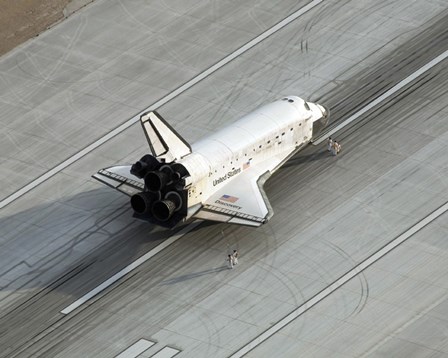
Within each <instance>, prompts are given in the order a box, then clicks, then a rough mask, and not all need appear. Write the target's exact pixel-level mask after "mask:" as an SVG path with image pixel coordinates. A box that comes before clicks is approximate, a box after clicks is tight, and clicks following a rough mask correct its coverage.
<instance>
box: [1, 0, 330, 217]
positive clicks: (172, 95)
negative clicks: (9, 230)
mask: <svg viewBox="0 0 448 358" xmlns="http://www.w3.org/2000/svg"><path fill="white" fill-rule="evenodd" d="M323 1H324V0H313V1H311V2H310V3H308V4H307V5H305V6H304V7H302V8H300V9H299V10H297V11H295V12H294V13H292V14H291V15H289V16H287V17H286V18H284V19H283V20H281V21H280V22H278V23H277V24H275V25H274V26H272V27H271V28H269V29H268V30H266V31H265V32H263V33H261V34H260V35H258V36H257V37H255V38H254V39H252V40H251V41H249V42H247V43H246V44H244V45H243V46H241V47H240V48H238V49H237V50H235V51H234V52H232V53H231V54H229V55H227V56H226V57H224V58H223V59H222V60H220V61H219V62H217V63H215V64H214V65H212V66H211V67H209V68H208V69H206V70H205V71H203V72H201V73H200V74H198V75H197V76H196V77H193V78H192V79H191V80H189V81H188V82H186V83H184V84H183V85H182V86H180V87H178V88H177V89H175V90H174V91H172V92H170V93H168V94H167V95H166V96H165V97H163V98H162V99H160V100H158V101H157V102H155V103H153V104H152V105H151V106H149V107H148V108H146V109H144V110H143V111H141V112H140V113H138V114H137V115H135V116H134V117H132V118H131V119H129V120H128V121H126V122H125V123H123V124H121V125H119V126H118V127H117V128H115V129H113V130H112V131H110V132H109V133H107V134H105V135H104V136H103V137H101V138H100V139H98V140H97V141H95V142H93V143H91V144H90V145H88V146H87V147H85V148H84V149H82V150H80V151H79V152H78V153H75V154H74V155H72V156H71V157H70V158H68V159H66V160H65V161H63V162H62V163H60V164H58V165H57V166H55V167H54V168H53V169H50V170H49V171H47V172H46V173H44V174H42V175H41V176H39V177H37V178H36V179H34V180H33V181H32V182H30V183H28V184H27V185H25V186H24V187H22V188H21V189H19V190H17V191H16V192H14V193H13V194H11V195H9V196H7V197H6V198H4V199H3V200H2V201H1V202H0V209H1V208H3V207H5V206H6V205H8V204H10V203H11V202H13V201H14V200H16V199H18V198H20V197H21V196H22V195H24V194H26V193H27V192H29V191H30V190H32V189H34V188H35V187H36V186H38V185H39V184H42V183H43V182H44V181H46V180H48V179H49V178H51V177H52V176H53V175H55V174H57V173H59V172H60V171H62V170H64V169H65V168H66V167H68V166H69V165H71V164H73V163H74V162H76V161H77V160H79V159H81V158H82V157H84V156H85V155H87V154H88V153H90V152H91V151H93V150H94V149H96V148H98V147H99V146H101V145H102V144H104V143H106V142H107V141H108V140H110V139H112V138H113V137H115V136H116V135H118V134H120V133H121V132H123V131H124V130H126V129H127V128H129V127H130V126H132V125H133V124H135V123H136V122H138V121H139V119H140V116H141V115H142V114H143V113H145V112H148V111H152V110H154V109H157V108H158V107H160V106H162V105H164V104H165V103H167V102H169V101H171V100H172V99H173V98H175V97H177V96H178V95H180V94H181V93H182V92H185V91H186V90H187V89H189V88H191V87H193V86H194V85H195V84H196V83H198V82H200V81H202V80H203V79H204V78H206V77H208V76H209V75H211V74H212V73H213V72H215V71H217V70H218V69H220V68H221V67H223V66H224V65H226V64H227V63H229V62H230V61H232V60H234V59H235V58H237V57H238V56H240V55H241V54H243V53H244V52H246V51H248V50H250V49H251V48H252V47H254V46H255V45H257V44H258V43H260V42H262V41H263V40H265V39H266V38H268V37H269V36H271V35H272V34H274V33H276V32H277V31H279V30H281V29H282V28H283V27H285V26H286V25H288V24H289V23H291V22H292V21H294V20H295V19H297V18H298V17H300V16H302V15H303V14H305V13H307V12H308V11H310V10H311V9H313V8H314V7H316V6H317V5H319V4H320V3H321V2H323Z"/></svg>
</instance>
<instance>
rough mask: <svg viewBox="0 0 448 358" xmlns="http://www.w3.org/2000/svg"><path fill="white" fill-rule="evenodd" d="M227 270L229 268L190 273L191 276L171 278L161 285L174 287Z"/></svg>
mask: <svg viewBox="0 0 448 358" xmlns="http://www.w3.org/2000/svg"><path fill="white" fill-rule="evenodd" d="M225 270H228V267H227V266H221V267H216V268H213V269H209V270H204V271H199V272H193V273H189V274H186V275H182V276H179V277H174V278H170V279H169V280H165V281H162V282H161V283H160V284H162V285H173V284H175V283H179V282H183V281H187V280H191V279H193V278H197V277H202V276H205V275H210V274H213V273H217V272H221V271H225Z"/></svg>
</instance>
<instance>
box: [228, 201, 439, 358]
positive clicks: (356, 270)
mask: <svg viewBox="0 0 448 358" xmlns="http://www.w3.org/2000/svg"><path fill="white" fill-rule="evenodd" d="M447 210H448V202H447V203H445V204H444V205H442V206H441V207H439V208H438V209H436V210H435V211H433V212H432V213H431V214H429V215H428V216H426V217H425V218H423V219H422V220H420V221H419V222H418V223H416V224H415V225H414V226H412V227H411V228H409V229H408V230H406V231H405V232H404V233H402V234H401V235H399V236H398V237H396V238H395V239H394V240H392V241H391V242H389V243H388V244H386V245H384V246H383V247H382V248H381V249H379V250H378V251H376V252H375V253H374V254H372V255H371V256H369V257H368V258H367V259H365V260H364V261H362V262H361V263H359V264H358V265H356V266H355V267H354V268H352V269H351V270H350V271H348V272H347V273H346V274H344V275H343V276H341V277H340V278H339V279H337V280H336V281H334V282H333V283H332V284H330V285H329V286H327V287H326V288H324V289H323V290H322V291H320V292H319V293H317V294H316V295H315V296H313V297H312V298H310V299H309V300H308V301H306V302H304V303H303V304H301V305H300V306H299V307H297V308H296V309H295V310H294V311H292V312H291V313H290V314H288V315H287V316H286V317H284V318H283V319H281V320H280V321H279V322H277V323H276V324H275V325H273V326H272V327H271V328H269V329H267V330H266V331H264V332H263V333H262V334H260V335H259V336H258V337H256V338H255V339H254V340H252V341H250V342H249V343H247V344H246V345H245V346H243V347H242V348H240V349H239V350H238V351H237V352H235V353H234V354H232V355H231V356H230V358H239V357H242V356H244V355H245V354H247V353H248V352H249V351H251V350H252V349H254V348H255V347H257V346H258V345H259V344H261V343H262V342H264V341H265V340H267V339H268V338H269V337H271V336H272V335H273V334H274V333H277V332H278V331H279V330H281V329H282V328H283V327H285V326H286V325H287V324H289V323H291V322H292V321H293V320H295V319H296V318H298V317H300V316H301V315H302V314H303V313H305V312H306V311H308V310H309V309H310V308H311V307H313V306H314V305H316V304H317V303H319V302H320V301H322V300H323V299H324V298H326V297H327V296H329V295H330V294H331V293H333V292H334V291H336V290H337V289H338V288H340V287H341V286H342V285H344V284H345V283H347V282H348V281H349V280H351V279H352V278H354V277H356V276H357V275H359V274H360V273H361V272H362V271H364V270H365V269H366V268H368V267H369V266H370V265H372V264H374V263H375V262H376V261H378V260H379V259H380V258H382V257H383V256H384V255H386V254H387V253H389V252H390V251H392V250H393V249H394V248H396V247H397V246H398V245H400V244H402V243H403V242H404V241H406V240H407V239H409V238H410V237H411V236H412V235H414V234H415V233H416V232H417V231H419V230H421V229H422V228H424V227H425V226H426V225H428V224H429V223H431V222H432V221H434V220H435V219H437V218H438V217H439V216H441V215H442V214H443V213H445V212H446V211H447Z"/></svg>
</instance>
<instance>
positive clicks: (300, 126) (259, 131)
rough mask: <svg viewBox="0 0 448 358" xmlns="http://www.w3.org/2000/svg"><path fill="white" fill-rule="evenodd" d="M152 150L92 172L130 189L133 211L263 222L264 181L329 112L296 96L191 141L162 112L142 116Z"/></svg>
mask: <svg viewBox="0 0 448 358" xmlns="http://www.w3.org/2000/svg"><path fill="white" fill-rule="evenodd" d="M140 120H141V123H142V126H143V129H144V131H145V134H146V137H147V140H148V143H149V146H150V149H151V154H147V155H145V156H143V157H142V158H141V159H140V160H139V161H137V162H136V163H135V164H133V165H124V166H116V167H110V168H106V169H102V170H100V171H99V172H98V173H96V174H95V175H94V176H93V177H94V178H96V179H98V180H99V181H101V182H103V183H105V184H107V185H109V186H112V187H114V188H115V189H117V190H119V191H121V192H123V193H125V194H127V195H129V196H131V205H132V208H133V209H134V212H135V216H136V217H138V218H141V219H145V220H148V221H150V222H153V223H155V224H158V225H161V226H165V227H174V226H176V225H177V224H178V223H180V222H184V221H186V220H188V219H190V218H192V217H194V218H198V219H204V220H213V221H221V222H229V223H234V224H243V225H250V226H259V225H261V224H263V223H264V222H266V221H267V220H268V219H269V218H270V217H271V216H272V214H273V212H272V209H271V207H270V205H269V202H268V200H267V198H266V195H265V193H264V191H263V184H264V182H265V181H266V179H268V178H269V176H270V175H271V174H272V173H274V172H275V171H276V170H277V169H278V168H279V167H280V166H281V165H282V164H283V163H284V162H285V161H286V160H287V159H288V158H290V157H291V156H292V155H293V154H295V153H296V152H297V151H298V150H300V149H301V148H302V147H303V146H305V145H306V144H307V143H309V141H310V140H311V138H312V136H313V128H315V127H316V123H319V126H322V122H324V123H323V124H324V125H325V124H326V122H327V120H328V113H327V111H326V110H325V108H324V107H322V106H321V105H318V104H315V103H311V102H306V101H304V100H303V99H301V98H299V97H296V96H289V97H285V98H283V99H282V100H279V101H276V102H273V103H270V104H268V105H265V106H263V107H261V108H259V109H257V110H256V111H254V112H252V113H250V114H248V115H246V116H244V117H243V118H241V119H240V120H238V121H236V122H235V123H232V124H231V125H229V126H227V127H225V128H223V129H221V130H218V131H217V132H215V133H213V134H212V135H210V136H208V137H206V138H204V139H201V140H199V141H198V142H196V143H194V144H193V145H192V146H190V145H189V144H188V143H187V142H186V141H185V140H184V139H183V138H182V137H181V136H180V135H178V134H177V133H176V132H175V130H174V129H173V128H171V127H170V126H169V125H168V123H167V122H165V121H164V120H163V118H162V117H161V116H160V115H159V114H158V113H157V112H148V113H145V114H144V115H142V116H141V119H140Z"/></svg>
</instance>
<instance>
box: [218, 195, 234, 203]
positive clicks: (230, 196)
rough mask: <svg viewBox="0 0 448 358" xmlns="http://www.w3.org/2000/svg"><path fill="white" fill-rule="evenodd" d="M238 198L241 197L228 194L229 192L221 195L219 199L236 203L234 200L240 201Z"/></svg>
mask: <svg viewBox="0 0 448 358" xmlns="http://www.w3.org/2000/svg"><path fill="white" fill-rule="evenodd" d="M238 199H239V198H237V197H236V196H232V195H227V194H224V195H223V196H221V197H220V198H219V200H222V201H227V202H229V203H234V202H236V201H238Z"/></svg>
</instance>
